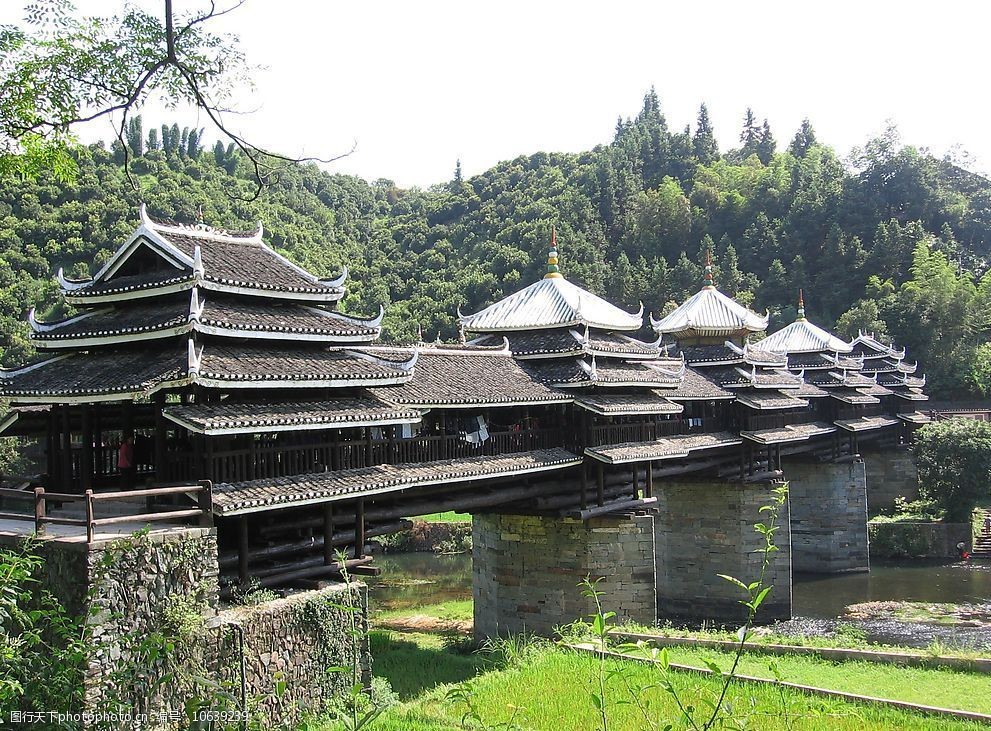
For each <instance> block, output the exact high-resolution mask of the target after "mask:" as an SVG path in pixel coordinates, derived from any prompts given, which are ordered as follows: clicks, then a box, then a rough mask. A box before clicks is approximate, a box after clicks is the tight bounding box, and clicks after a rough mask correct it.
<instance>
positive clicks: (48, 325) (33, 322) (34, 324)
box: [28, 307, 113, 333]
mask: <svg viewBox="0 0 991 731" xmlns="http://www.w3.org/2000/svg"><path fill="white" fill-rule="evenodd" d="M112 309H113V308H112V307H100V308H97V309H94V310H90V311H89V312H83V313H82V314H79V315H74V316H73V317H68V318H66V319H64V320H56V321H55V322H39V321H38V319H37V315H36V308H34V307H32V308H31V309H30V310H28V325H30V326H31V330H33V331H34V332H36V333H44V332H50V331H52V330H57V329H58V328H60V327H64V326H66V325H71V324H72V323H75V322H81V321H82V320H85V319H87V318H89V317H93V316H94V315H103V314H106V313H107V312H110V311H111V310H112Z"/></svg>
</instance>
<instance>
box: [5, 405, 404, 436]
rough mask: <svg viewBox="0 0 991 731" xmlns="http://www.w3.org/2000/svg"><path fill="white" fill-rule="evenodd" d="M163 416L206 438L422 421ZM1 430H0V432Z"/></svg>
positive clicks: (165, 412) (168, 414)
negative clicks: (267, 421) (209, 420)
mask: <svg viewBox="0 0 991 731" xmlns="http://www.w3.org/2000/svg"><path fill="white" fill-rule="evenodd" d="M162 416H164V417H165V418H166V419H168V420H169V421H171V422H173V423H175V424H178V425H179V426H181V427H183V428H184V429H186V430H187V431H191V432H193V433H194V434H206V435H207V436H215V435H219V434H272V433H275V432H284V431H324V430H327V429H357V428H359V427H363V426H393V425H396V424H418V423H420V422H421V421H422V420H423V417H422V416H418V417H416V418H412V419H408V418H390V419H358V420H356V421H320V422H309V421H307V422H299V423H293V424H271V425H264V424H262V425H258V424H254V425H251V426H231V427H219V428H210V427H207V428H202V427H200V426H197V425H196V424H194V423H193V422H191V421H188V420H186V419H183V418H182V417H180V416H176V415H175V414H172V413H169V411H168V409H166V410H164V411H163V412H162ZM2 431H3V430H2V429H0V432H2Z"/></svg>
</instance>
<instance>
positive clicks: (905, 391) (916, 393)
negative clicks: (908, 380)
mask: <svg viewBox="0 0 991 731" xmlns="http://www.w3.org/2000/svg"><path fill="white" fill-rule="evenodd" d="M890 392H891V393H892V394H894V395H895V396H897V397H898V398H903V399H905V400H906V401H928V400H929V397H928V396H927V395H926V394H924V393H923V392H922V391H920V390H919V389H917V388H906V387H904V386H894V387H892V388H891V389H890Z"/></svg>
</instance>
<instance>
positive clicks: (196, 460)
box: [189, 434, 213, 480]
mask: <svg viewBox="0 0 991 731" xmlns="http://www.w3.org/2000/svg"><path fill="white" fill-rule="evenodd" d="M189 438H190V439H192V440H193V474H192V475H191V477H192V479H194V480H204V479H206V480H212V479H213V478H212V477H210V476H209V475H207V474H206V470H205V469H203V442H204V441H206V437H204V436H203V435H202V434H190V435H189Z"/></svg>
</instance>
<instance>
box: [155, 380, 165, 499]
mask: <svg viewBox="0 0 991 731" xmlns="http://www.w3.org/2000/svg"><path fill="white" fill-rule="evenodd" d="M154 404H155V481H156V482H166V481H167V480H168V477H167V470H166V467H165V434H166V431H167V429H168V426H167V425H166V423H165V416H164V414H162V409H164V408H165V392H164V391H159V392H158V393H156V394H155V401H154Z"/></svg>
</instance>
